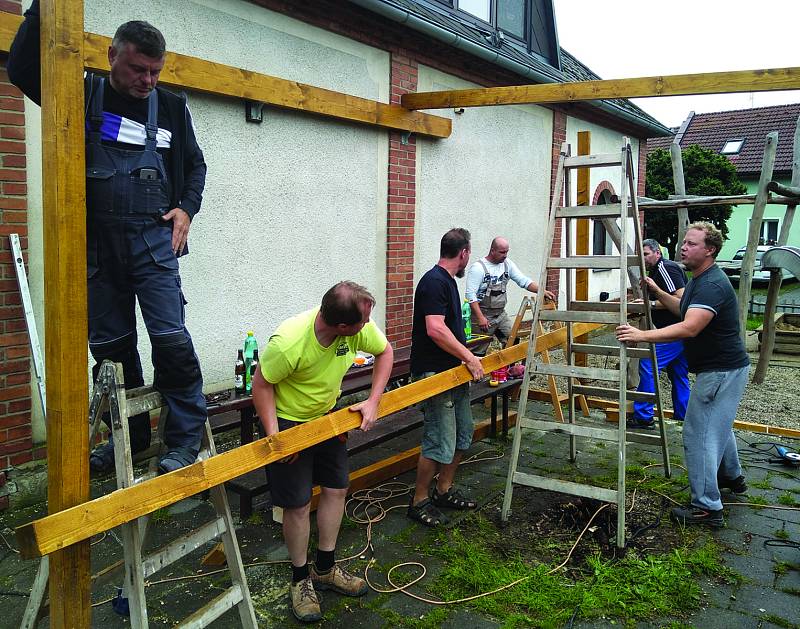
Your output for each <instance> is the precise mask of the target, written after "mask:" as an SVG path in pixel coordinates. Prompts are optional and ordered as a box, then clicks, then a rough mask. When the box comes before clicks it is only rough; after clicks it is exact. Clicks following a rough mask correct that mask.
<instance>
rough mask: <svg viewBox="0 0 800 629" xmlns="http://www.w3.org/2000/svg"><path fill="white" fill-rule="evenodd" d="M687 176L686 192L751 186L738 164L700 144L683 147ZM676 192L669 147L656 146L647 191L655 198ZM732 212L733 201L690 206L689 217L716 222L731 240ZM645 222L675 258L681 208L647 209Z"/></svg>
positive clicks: (714, 193) (725, 192)
mask: <svg viewBox="0 0 800 629" xmlns="http://www.w3.org/2000/svg"><path fill="white" fill-rule="evenodd" d="M683 177H684V179H685V181H686V194H694V195H698V196H704V197H710V196H727V195H730V194H744V193H746V192H747V186H745V185H744V184H743V183H742V182H741V181H740V180H739V176H738V175H737V174H736V167H735V166H734V165H733V164H732V163H731V162H730V160H728V158H727V157H725V156H724V155H720V154H718V153H715V152H714V151H712V150H711V149H704V148H702V147H700V146H698V145H697V144H693V145H692V146H688V147H686V148H684V149H683ZM674 193H675V184H674V182H673V180H672V161H671V160H670V155H669V151H668V150H666V149H656V150H655V151H653V152H652V153H650V154H649V155H648V156H647V177H646V181H645V194H646V195H647V196H648V197H650V198H652V199H666V198H668V197H669V195H670V194H674ZM731 212H732V209H731V206H730V205H709V206H701V207H694V208H689V221H690V222H694V221H708V222H709V223H713V224H714V225H715V226H716V227H717V229H719V230H720V231H721V232H722V236H723V237H724V238H725V239H726V240H727V238H728V226H727V221H728V219H729V218H730V217H731ZM644 225H645V231H646V232H647V237H648V238H655V239H656V240H658V242H660V243H661V244H662V245H664V246H665V247H666V248H667V250H668V251H669V257H670V258H673V259H674V257H675V248H676V246H677V240H678V213H677V210H655V209H654V210H647V211H646V212H645V213H644Z"/></svg>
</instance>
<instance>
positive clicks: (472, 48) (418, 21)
mask: <svg viewBox="0 0 800 629" xmlns="http://www.w3.org/2000/svg"><path fill="white" fill-rule="evenodd" d="M350 2H352V3H353V4H357V5H358V6H360V7H362V8H364V9H367V10H368V11H371V12H373V13H377V14H379V15H382V16H383V17H385V18H387V19H389V20H392V21H394V22H397V23H398V24H404V25H406V26H408V27H409V28H411V29H413V30H415V31H418V32H420V33H423V34H425V35H428V36H430V37H433V38H434V39H437V40H439V41H440V42H443V43H444V44H447V45H449V46H453V47H454V48H457V49H459V50H463V51H464V52H467V53H469V54H471V55H474V56H475V57H479V58H481V59H484V60H485V61H488V62H489V63H493V64H495V65H498V66H500V67H501V68H504V69H506V70H510V71H511V72H513V73H515V74H519V75H521V76H524V77H525V78H528V79H532V80H533V81H534V82H536V83H561V82H562V81H561V80H560V79H561V77H559V76H556V75H550V74H546V73H544V72H540V71H538V70H536V69H534V68H531V67H529V66H526V65H523V64H521V63H518V62H516V61H514V60H513V59H509V58H508V57H505V56H503V55H501V54H500V53H498V52H494V51H491V50H488V49H487V48H484V47H482V46H479V45H478V44H476V43H475V42H472V41H470V40H468V39H464V38H463V37H461V36H460V35H458V34H457V33H453V32H451V31H448V30H447V29H444V28H442V27H440V26H437V25H436V24H432V23H431V22H428V21H427V20H424V19H422V18H420V17H418V16H416V15H414V14H413V13H411V12H409V11H406V10H404V9H399V8H397V7H394V6H390V5H388V4H386V3H385V2H383V1H382V0H350ZM586 102H588V103H590V104H592V105H594V106H595V107H597V108H599V109H602V110H603V111H605V112H606V113H609V114H611V115H613V116H615V117H617V118H623V119H624V120H627V121H628V122H631V123H633V124H635V125H637V126H639V127H644V128H645V129H646V130H648V131H649V132H652V133H653V135H655V136H665V135H669V134H668V133H666V132H665V130H666V127H664V126H662V125H653V124H652V123H651V122H648V121H646V120H644V119H642V118H640V117H638V116H635V115H633V114H631V113H629V112H627V111H624V110H622V109H619V108H618V107H615V106H614V105H613V104H611V103H609V102H607V101H603V100H592V101H586Z"/></svg>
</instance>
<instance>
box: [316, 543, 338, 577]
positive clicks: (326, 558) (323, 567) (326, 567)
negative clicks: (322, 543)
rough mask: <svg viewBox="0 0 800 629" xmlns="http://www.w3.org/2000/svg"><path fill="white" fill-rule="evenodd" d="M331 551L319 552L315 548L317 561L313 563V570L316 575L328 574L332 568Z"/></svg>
mask: <svg viewBox="0 0 800 629" xmlns="http://www.w3.org/2000/svg"><path fill="white" fill-rule="evenodd" d="M334 552H335V551H333V550H320V549H319V548H317V560H316V561H315V562H314V569H315V570H316V571H317V574H328V573H329V572H330V571H331V569H332V568H333V553H334Z"/></svg>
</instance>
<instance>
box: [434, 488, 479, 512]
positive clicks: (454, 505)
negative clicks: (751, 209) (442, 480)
mask: <svg viewBox="0 0 800 629" xmlns="http://www.w3.org/2000/svg"><path fill="white" fill-rule="evenodd" d="M431 500H432V501H433V504H435V505H436V506H437V507H444V508H445V509H458V510H459V511H464V510H466V509H475V508H477V506H478V503H477V502H475V501H474V500H472V499H470V498H467V497H466V496H465V495H464V493H463V492H462V491H461V490H460V489H456V488H455V487H450V489H448V490H447V491H446V492H444V493H443V494H440V493H439V492H438V490H437V489H436V487H434V488H433V491H432V492H431Z"/></svg>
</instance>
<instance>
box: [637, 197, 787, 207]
mask: <svg viewBox="0 0 800 629" xmlns="http://www.w3.org/2000/svg"><path fill="white" fill-rule="evenodd" d="M755 201H756V195H755V194H732V195H728V196H717V197H698V196H691V197H686V198H683V199H681V198H669V199H663V200H657V199H649V200H647V201H639V209H640V210H673V209H675V208H679V207H686V208H690V207H701V206H708V205H752V204H753V203H755ZM767 203H771V204H773V205H794V204H795V203H797V199H793V198H789V197H783V196H775V195H772V194H770V195H769V196H768V197H767Z"/></svg>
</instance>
